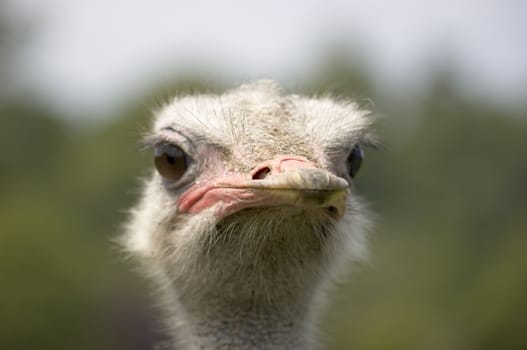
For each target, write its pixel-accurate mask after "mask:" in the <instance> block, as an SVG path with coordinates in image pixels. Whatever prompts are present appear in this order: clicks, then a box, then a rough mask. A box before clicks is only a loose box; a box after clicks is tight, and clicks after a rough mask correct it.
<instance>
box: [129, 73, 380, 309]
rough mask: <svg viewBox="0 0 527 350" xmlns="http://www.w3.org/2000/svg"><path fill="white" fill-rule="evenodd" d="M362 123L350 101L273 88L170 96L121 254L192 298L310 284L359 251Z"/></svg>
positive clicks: (263, 85) (364, 117)
mask: <svg viewBox="0 0 527 350" xmlns="http://www.w3.org/2000/svg"><path fill="white" fill-rule="evenodd" d="M370 124H371V120H370V119H369V116H368V114H367V113H366V112H365V111H361V110H359V109H358V108H357V106H356V105H354V104H351V103H348V102H335V101H334V100H332V99H329V98H321V99H309V98H303V97H300V96H296V95H290V96H281V95H280V94H279V92H278V90H277V88H276V86H275V85H274V84H273V83H271V82H259V83H256V84H253V85H246V86H242V87H240V88H239V89H237V90H233V91H231V92H227V93H226V94H224V95H221V96H209V95H203V96H193V97H184V98H180V99H177V100H176V101H174V102H172V103H171V104H169V105H168V106H166V107H164V108H163V109H162V110H161V111H160V112H159V113H158V114H157V116H156V120H155V125H154V128H153V131H152V132H151V134H150V135H149V136H147V137H146V143H147V144H148V145H149V146H151V147H152V148H153V149H154V155H155V165H156V171H155V172H154V174H153V176H152V177H151V179H150V180H149V181H148V183H147V186H146V190H145V196H144V197H143V200H142V202H141V203H140V205H139V206H138V207H136V209H135V211H134V214H133V220H132V223H131V224H130V226H129V230H128V231H129V234H128V242H127V245H128V248H129V250H131V251H133V252H135V253H138V254H139V255H140V256H142V257H144V258H146V259H147V260H148V261H149V262H150V265H152V262H153V263H154V265H155V266H156V271H157V273H159V271H162V274H163V275H164V277H165V279H167V280H168V281H169V283H174V284H175V285H176V287H177V289H178V290H179V292H180V294H185V291H186V290H187V291H189V293H190V291H192V293H193V295H192V296H191V295H189V298H190V297H192V298H194V299H195V298H196V290H198V291H203V292H204V294H210V293H214V291H213V290H212V289H214V290H217V289H218V286H221V293H222V294H223V295H227V296H229V295H230V296H232V298H238V299H237V300H239V298H242V299H243V298H244V297H247V296H249V295H250V296H251V297H254V296H255V295H258V294H259V293H260V292H261V294H262V297H263V296H265V297H267V298H268V299H269V293H270V290H271V289H273V288H276V286H284V285H287V286H288V293H289V292H292V291H294V290H295V285H298V288H303V287H300V286H301V285H304V286H305V284H306V283H307V284H309V283H313V282H314V280H315V279H317V278H319V277H320V275H328V274H329V273H330V272H331V271H334V270H335V269H332V268H331V267H333V265H339V263H338V262H339V261H340V260H342V257H343V256H348V257H351V258H352V259H355V258H357V257H358V256H359V255H361V254H362V253H363V231H364V229H365V226H367V225H366V220H365V219H364V215H363V214H364V208H363V207H362V205H361V203H360V200H359V199H358V197H357V196H356V195H355V194H354V193H353V182H352V178H353V177H354V176H355V174H356V172H357V171H358V169H359V167H360V163H361V161H362V150H361V144H363V143H366V142H369V141H368V140H367V139H368V136H367V135H368V133H367V129H368V127H369V125H370ZM317 276H318V277H317ZM211 286H215V288H212V287H211ZM197 294H200V293H197Z"/></svg>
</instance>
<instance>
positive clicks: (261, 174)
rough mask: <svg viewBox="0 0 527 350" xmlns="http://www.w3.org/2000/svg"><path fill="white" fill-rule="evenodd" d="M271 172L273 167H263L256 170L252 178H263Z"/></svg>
mask: <svg viewBox="0 0 527 350" xmlns="http://www.w3.org/2000/svg"><path fill="white" fill-rule="evenodd" d="M270 172H271V169H269V168H268V167H263V168H261V169H260V170H258V171H257V172H255V173H254V174H253V177H252V178H253V180H263V179H265V178H266V177H267V175H269V173H270Z"/></svg>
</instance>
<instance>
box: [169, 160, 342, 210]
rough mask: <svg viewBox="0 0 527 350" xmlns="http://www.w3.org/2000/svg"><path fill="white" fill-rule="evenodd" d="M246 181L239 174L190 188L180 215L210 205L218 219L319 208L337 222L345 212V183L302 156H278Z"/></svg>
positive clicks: (180, 202) (245, 178) (259, 167)
mask: <svg viewBox="0 0 527 350" xmlns="http://www.w3.org/2000/svg"><path fill="white" fill-rule="evenodd" d="M250 176H251V177H250V179H247V177H244V176H240V175H239V174H229V175H227V176H222V177H219V178H215V179H213V180H211V181H208V182H206V183H205V184H200V185H199V186H193V187H191V188H190V189H189V190H187V192H185V193H184V194H183V195H182V196H181V198H180V200H179V201H178V207H179V211H180V212H187V213H199V212H201V211H202V210H204V209H207V208H209V207H212V206H217V207H216V212H215V213H216V215H217V216H218V217H220V218H222V217H225V216H227V215H230V214H232V213H235V212H237V211H240V210H242V209H247V208H260V207H278V206H289V207H297V208H320V209H325V210H327V211H328V213H329V214H330V215H331V216H332V217H334V218H336V219H338V218H340V217H341V216H342V215H343V214H344V211H345V207H346V199H347V196H348V193H349V184H348V182H347V181H346V180H345V179H343V178H341V177H338V176H336V175H334V174H332V173H331V172H329V171H328V170H326V169H322V168H319V167H318V166H317V165H316V164H314V163H313V162H310V161H308V160H307V159H305V158H302V157H294V156H281V157H279V158H277V159H274V160H272V161H269V162H264V163H262V164H260V165H259V166H257V167H256V168H255V169H254V170H253V171H252V172H251V174H250Z"/></svg>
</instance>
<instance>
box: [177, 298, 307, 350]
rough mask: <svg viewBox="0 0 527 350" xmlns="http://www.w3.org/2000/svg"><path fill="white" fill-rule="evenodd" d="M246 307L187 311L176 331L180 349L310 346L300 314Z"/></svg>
mask: <svg viewBox="0 0 527 350" xmlns="http://www.w3.org/2000/svg"><path fill="white" fill-rule="evenodd" d="M260 312H262V313H257V312H254V311H247V310H236V309H234V308H233V309H230V310H224V311H223V312H220V313H216V312H213V313H203V312H201V313H199V314H195V313H192V314H190V313H187V314H186V317H185V324H183V325H182V326H181V327H180V328H179V330H178V331H179V332H178V333H176V336H177V337H179V338H177V340H178V341H182V342H181V349H185V350H186V349H193V350H194V349H233V350H234V349H309V348H310V346H309V338H310V337H309V336H307V335H306V331H307V330H306V328H307V327H306V326H307V321H306V319H305V318H304V317H302V316H300V315H294V314H287V313H282V314H280V313H274V314H269V313H266V312H265V311H264V310H261V311H260Z"/></svg>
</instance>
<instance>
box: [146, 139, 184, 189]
mask: <svg viewBox="0 0 527 350" xmlns="http://www.w3.org/2000/svg"><path fill="white" fill-rule="evenodd" d="M154 163H155V166H156V169H157V171H158V172H159V175H161V176H162V177H163V178H164V179H166V180H169V181H177V180H179V179H181V177H183V175H184V174H185V171H187V168H188V165H189V157H188V156H187V154H186V153H185V152H183V150H182V149H181V148H179V147H177V146H174V145H169V144H163V145H159V146H157V147H156V148H155V151H154Z"/></svg>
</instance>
